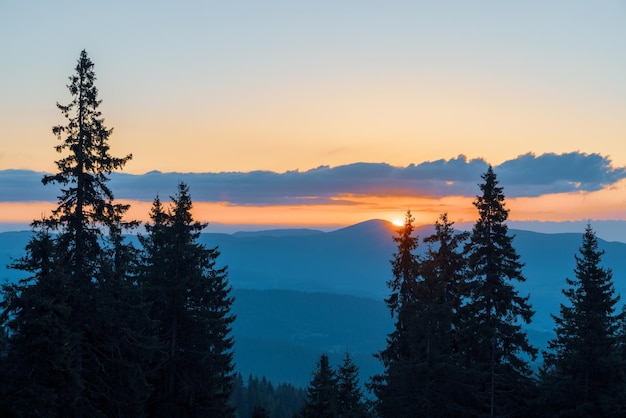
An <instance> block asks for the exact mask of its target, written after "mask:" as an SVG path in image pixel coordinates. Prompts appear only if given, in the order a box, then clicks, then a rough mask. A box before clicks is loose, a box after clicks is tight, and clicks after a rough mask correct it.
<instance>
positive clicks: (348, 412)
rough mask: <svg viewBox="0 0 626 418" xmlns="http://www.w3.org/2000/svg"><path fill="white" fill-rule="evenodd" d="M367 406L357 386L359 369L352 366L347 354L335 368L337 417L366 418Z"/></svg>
mask: <svg viewBox="0 0 626 418" xmlns="http://www.w3.org/2000/svg"><path fill="white" fill-rule="evenodd" d="M368 416H369V414H368V411H367V405H366V404H365V401H364V399H363V392H362V391H361V386H360V384H359V368H358V367H357V366H356V364H354V362H353V361H352V358H351V357H350V354H349V353H346V355H345V357H344V359H343V363H342V364H341V365H340V366H339V367H338V368H337V417H340V418H366V417H368Z"/></svg>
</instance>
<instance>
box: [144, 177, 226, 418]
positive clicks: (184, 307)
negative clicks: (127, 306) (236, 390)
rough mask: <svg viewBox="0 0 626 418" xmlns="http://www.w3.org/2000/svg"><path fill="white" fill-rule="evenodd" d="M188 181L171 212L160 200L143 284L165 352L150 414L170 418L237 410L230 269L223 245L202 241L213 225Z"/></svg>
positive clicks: (160, 354) (150, 227) (158, 361)
mask: <svg viewBox="0 0 626 418" xmlns="http://www.w3.org/2000/svg"><path fill="white" fill-rule="evenodd" d="M191 208H192V202H191V197H190V195H189V189H188V187H187V186H186V185H185V184H184V183H180V184H179V186H178V192H177V193H176V195H175V196H174V197H172V199H171V206H170V208H169V209H168V210H167V211H166V210H164V209H163V207H162V205H161V202H160V201H159V199H158V198H157V199H155V201H154V204H153V207H152V213H151V216H150V217H151V219H152V223H150V224H147V225H146V230H147V231H148V235H147V236H145V237H142V238H141V242H142V244H143V247H144V253H145V255H144V267H143V273H142V275H141V278H140V280H141V283H142V284H143V285H144V286H145V289H146V290H145V292H146V295H147V297H148V299H149V300H150V301H151V309H150V317H151V319H152V320H153V321H154V322H155V325H156V336H157V353H156V358H155V365H154V370H155V374H154V376H151V379H150V383H151V385H152V386H153V388H154V390H153V392H152V396H151V398H150V401H149V409H148V410H149V415H150V416H163V417H178V416H185V417H191V416H198V417H200V416H220V417H227V416H230V415H232V414H233V412H234V410H233V408H232V407H231V406H230V402H229V401H230V396H231V392H232V378H233V376H232V371H233V364H232V347H233V340H232V338H231V336H230V331H231V324H232V322H233V321H234V319H235V318H234V316H232V315H231V314H230V309H231V305H232V303H233V298H232V297H230V296H229V292H230V287H229V285H228V281H227V279H226V278H227V275H226V268H225V267H222V268H217V267H216V259H217V257H218V256H219V252H218V251H217V249H216V248H214V249H207V248H205V247H204V246H203V245H202V244H199V243H198V242H197V240H198V238H199V235H200V231H202V229H204V227H205V226H206V225H205V224H202V223H200V222H196V221H194V220H193V216H192V215H191Z"/></svg>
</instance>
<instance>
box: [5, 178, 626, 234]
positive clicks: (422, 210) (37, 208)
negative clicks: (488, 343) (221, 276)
mask: <svg viewBox="0 0 626 418" xmlns="http://www.w3.org/2000/svg"><path fill="white" fill-rule="evenodd" d="M505 194H506V189H505ZM192 197H193V196H192ZM333 200H335V201H336V203H331V204H322V205H317V204H301V205H290V206H236V205H232V204H228V203H224V202H218V203H215V202H194V206H193V210H192V212H193V214H194V216H195V218H196V219H197V220H198V221H201V222H209V223H217V224H225V225H273V226H283V227H303V226H308V227H342V226H347V225H352V224H355V223H359V222H363V221H366V220H369V219H384V220H387V221H389V222H394V221H395V220H398V219H403V217H404V214H405V213H406V211H407V210H409V209H410V210H411V213H412V214H413V216H414V217H415V224H416V225H430V224H433V223H434V222H435V221H436V220H437V218H438V217H439V215H440V214H442V213H444V212H445V213H448V216H449V218H450V219H451V220H453V221H454V222H456V223H462V222H473V221H475V219H476V217H477V213H476V208H475V207H474V205H473V204H472V202H473V201H474V198H473V197H460V196H449V197H442V198H425V197H412V196H404V197H397V196H389V197H380V196H354V195H350V196H338V197H336V198H335V199H333ZM120 202H121V203H129V204H130V205H131V208H130V210H129V212H128V214H127V216H126V217H125V218H126V219H128V220H130V219H136V220H139V221H142V222H145V221H147V220H148V216H149V213H150V208H151V206H152V202H138V201H123V200H120ZM164 203H167V202H164ZM55 207H56V203H54V202H28V203H23V202H2V203H0V222H6V223H30V222H32V221H33V220H35V219H41V218H42V217H44V216H49V215H50V212H51V210H52V209H53V208H55ZM506 207H507V208H508V209H509V210H510V217H509V219H510V220H513V221H555V222H558V221H578V220H589V219H596V220H626V180H623V181H621V182H619V183H617V184H615V185H614V186H613V187H611V188H607V189H603V190H599V191H596V192H588V193H562V194H551V195H544V196H539V197H522V198H507V200H506ZM209 230H210V226H209Z"/></svg>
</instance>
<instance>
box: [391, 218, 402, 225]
mask: <svg viewBox="0 0 626 418" xmlns="http://www.w3.org/2000/svg"><path fill="white" fill-rule="evenodd" d="M391 223H392V224H394V225H395V226H404V221H403V220H402V219H394V220H393V221H391Z"/></svg>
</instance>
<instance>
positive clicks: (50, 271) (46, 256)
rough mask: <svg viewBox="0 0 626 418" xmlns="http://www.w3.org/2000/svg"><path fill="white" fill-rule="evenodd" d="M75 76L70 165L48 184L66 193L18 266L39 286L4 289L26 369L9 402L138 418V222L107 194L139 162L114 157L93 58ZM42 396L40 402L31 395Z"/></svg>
mask: <svg viewBox="0 0 626 418" xmlns="http://www.w3.org/2000/svg"><path fill="white" fill-rule="evenodd" d="M75 69H76V73H75V74H74V75H72V76H71V77H70V84H69V85H68V89H69V91H70V93H71V95H72V97H73V99H72V101H71V103H70V104H68V105H60V104H57V106H58V108H59V109H60V110H61V112H62V113H63V115H64V116H65V117H66V118H67V123H66V124H65V125H59V126H55V127H54V128H53V133H54V134H55V135H56V136H57V138H58V140H59V141H60V144H59V145H57V146H56V150H57V151H58V152H59V153H61V154H64V157H62V158H61V159H60V160H58V161H56V166H57V169H58V171H57V173H56V174H52V175H46V176H44V177H43V180H42V181H43V183H44V184H45V185H49V184H57V185H59V186H60V187H61V193H60V195H59V197H58V206H57V207H56V208H55V209H54V210H53V211H52V213H51V215H50V216H49V217H43V218H42V219H41V220H36V221H35V222H33V224H32V226H33V228H34V229H35V231H36V234H35V235H34V237H33V239H32V240H31V242H30V243H29V245H28V247H27V249H26V255H25V256H24V257H22V258H20V259H19V260H17V261H16V262H15V263H14V264H13V266H12V267H13V268H16V269H20V270H23V271H26V272H28V273H29V274H30V275H31V276H30V277H29V278H27V279H25V280H22V281H21V282H20V283H18V284H17V285H14V286H6V287H4V292H5V301H4V302H3V308H4V317H3V318H4V320H5V324H6V325H7V326H8V327H9V330H10V336H11V343H10V351H11V356H12V357H14V358H13V364H15V365H19V366H15V367H14V368H13V369H12V372H13V373H14V375H15V381H16V382H19V383H18V384H17V385H16V387H15V388H14V391H13V392H12V394H10V396H11V397H12V398H13V399H14V400H15V402H14V403H13V404H12V405H13V407H14V408H15V411H16V412H15V413H17V414H18V415H20V414H22V413H24V411H29V413H32V411H37V410H46V411H47V412H46V414H48V415H52V416H55V415H60V416H98V415H102V414H104V415H120V414H121V415H124V414H126V415H128V414H131V415H135V416H140V415H141V403H142V399H143V398H144V397H145V396H147V390H148V388H147V386H146V384H145V380H144V378H143V373H142V372H141V359H142V358H143V356H142V353H141V352H140V350H138V349H137V345H136V344H135V342H137V341H138V339H141V338H142V337H144V336H145V335H143V331H142V329H143V326H144V325H145V323H142V314H141V310H140V309H139V307H140V306H138V302H139V297H138V293H133V287H132V281H130V280H129V277H128V275H127V273H129V271H130V269H131V266H130V264H132V261H131V260H130V259H128V258H127V255H128V254H130V253H132V248H131V247H130V246H129V245H128V244H126V243H125V242H124V240H123V239H122V235H121V232H122V231H123V230H124V229H125V228H132V227H133V226H135V225H136V222H125V221H124V220H123V216H124V214H125V213H126V211H127V210H128V206H127V205H122V204H118V203H115V201H114V197H113V193H112V191H111V190H110V189H109V187H108V185H107V183H108V181H109V177H108V176H109V175H110V174H111V172H112V171H114V170H117V169H120V168H122V167H123V166H124V165H125V164H126V162H127V161H128V160H129V159H130V158H131V156H130V155H127V156H125V157H123V158H116V157H113V156H112V155H111V154H110V152H109V144H108V140H109V137H110V135H111V132H112V131H111V130H110V129H107V128H106V127H105V126H104V119H103V118H102V115H101V113H100V111H99V110H98V107H99V106H100V103H101V101H100V100H98V90H97V88H96V87H95V84H94V82H95V80H96V77H95V73H94V70H93V63H92V62H91V60H90V59H89V57H88V56H87V53H86V52H85V51H82V52H81V54H80V57H79V59H78V63H77V65H76V68H75ZM131 258H132V257H131ZM37 318H38V319H37ZM118 320H122V321H124V324H125V326H124V327H119V326H118V325H119V323H118V322H117V321H118ZM47 321H48V326H45V327H42V325H43V324H45V323H46V322H47ZM109 321H113V322H109ZM37 392H39V393H40V394H41V396H39V398H40V399H32V398H31V397H30V395H28V394H29V393H31V394H32V393H37ZM16 398H19V401H18V399H16ZM38 408H40V409H38ZM35 414H36V412H35Z"/></svg>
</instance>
